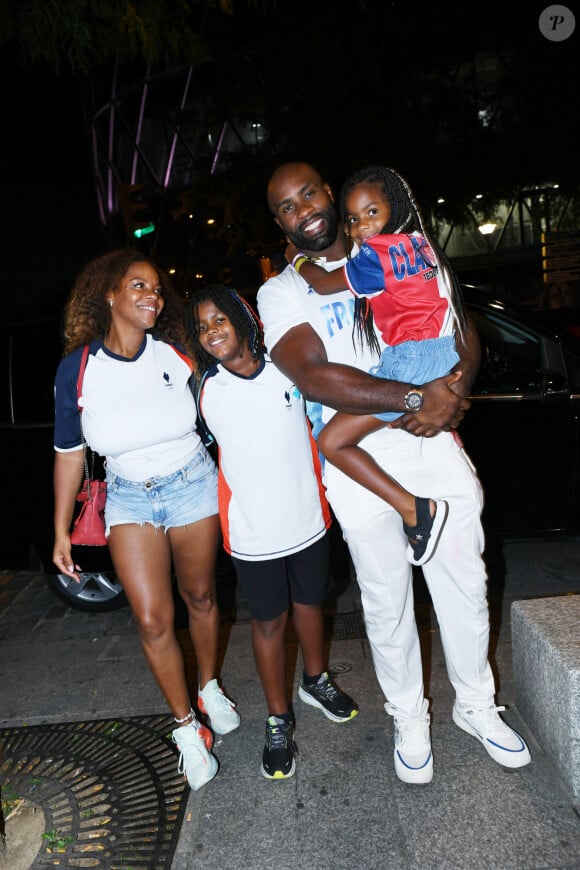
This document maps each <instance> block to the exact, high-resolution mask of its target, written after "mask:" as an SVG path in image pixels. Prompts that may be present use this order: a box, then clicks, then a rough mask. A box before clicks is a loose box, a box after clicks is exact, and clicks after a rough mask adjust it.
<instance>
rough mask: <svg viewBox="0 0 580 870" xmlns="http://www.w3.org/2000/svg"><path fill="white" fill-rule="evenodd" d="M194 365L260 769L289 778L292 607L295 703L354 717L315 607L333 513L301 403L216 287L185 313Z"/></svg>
mask: <svg viewBox="0 0 580 870" xmlns="http://www.w3.org/2000/svg"><path fill="white" fill-rule="evenodd" d="M188 314H189V321H190V330H191V338H192V341H193V345H194V349H195V354H196V358H197V363H198V367H199V372H198V380H199V388H198V410H199V419H200V420H201V421H202V423H204V424H205V425H206V426H207V428H208V430H209V432H210V433H211V435H210V437H213V438H215V441H216V442H217V445H218V464H219V483H218V499H219V511H220V520H221V525H222V532H223V540H224V547H225V549H226V551H227V552H228V553H229V554H230V555H231V557H232V561H233V563H234V566H235V569H236V573H237V575H238V578H239V580H240V582H241V583H242V584H243V586H244V588H245V591H246V594H247V599H248V604H249V608H250V613H251V616H252V645H253V650H254V657H255V661H256V666H257V669H258V674H259V677H260V681H261V683H262V688H263V691H264V695H265V698H266V703H267V705H268V718H267V721H266V740H265V746H264V751H263V755H262V774H263V775H264V776H265V777H266V778H267V779H286V778H288V777H291V776H292V775H293V773H294V771H295V760H294V754H295V751H296V747H295V744H294V740H293V733H294V717H293V715H292V713H291V712H290V708H289V703H288V698H287V694H286V662H285V644H284V633H285V629H286V623H287V619H288V613H289V609H290V607H292V614H293V622H294V627H295V629H296V634H297V636H298V641H299V644H300V649H301V652H302V657H303V661H304V673H303V675H302V679H301V683H300V688H299V692H298V694H299V696H300V698H301V700H302V701H304V702H305V703H306V704H309V705H311V706H313V707H316V708H318V709H319V710H321V711H322V712H323V713H324V715H325V716H326V717H327V718H329V719H330V720H331V721H333V722H348V721H350V720H351V719H353V718H354V717H355V716H356V715H357V713H358V706H357V705H356V704H355V702H354V701H353V700H352V698H350V697H349V696H348V695H346V694H345V693H344V692H342V691H341V690H340V689H339V688H338V687H337V686H336V685H335V684H334V682H333V681H332V680H331V679H330V677H329V674H328V661H327V658H326V653H325V647H324V632H323V628H324V614H323V608H322V603H323V601H324V599H325V598H326V597H327V595H328V593H329V587H330V570H329V540H328V533H327V531H328V528H329V526H330V524H331V515H330V509H329V506H328V503H327V501H326V497H325V494H324V489H323V486H322V482H321V468H320V461H319V458H318V450H317V447H316V444H315V441H314V439H313V437H312V433H311V430H310V426H309V424H308V421H307V418H306V415H305V409H304V400H303V398H302V396H301V395H300V393H299V392H298V390H297V389H296V387H295V386H294V384H292V383H291V382H290V381H289V380H288V378H286V377H285V376H284V375H283V374H282V373H281V372H280V371H279V370H278V369H277V368H276V366H275V365H274V364H273V363H272V362H271V360H270V359H269V357H268V356H267V354H266V353H265V352H264V347H263V333H262V328H261V324H260V323H259V321H258V319H257V317H256V315H255V313H254V312H253V310H252V309H251V308H250V306H249V305H247V303H246V302H244V300H243V299H242V298H241V297H240V296H238V294H237V293H235V292H233V291H232V290H229V289H228V288H226V287H221V286H213V287H208V288H205V289H203V290H201V291H199V292H198V293H196V295H195V297H194V299H193V301H192V302H191V304H190V308H189V311H188Z"/></svg>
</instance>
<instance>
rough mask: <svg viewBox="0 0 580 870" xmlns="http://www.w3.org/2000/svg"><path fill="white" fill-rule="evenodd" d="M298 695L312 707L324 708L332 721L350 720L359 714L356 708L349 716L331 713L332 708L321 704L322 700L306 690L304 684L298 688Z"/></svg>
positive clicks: (327, 716) (323, 710)
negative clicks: (328, 708)
mask: <svg viewBox="0 0 580 870" xmlns="http://www.w3.org/2000/svg"><path fill="white" fill-rule="evenodd" d="M298 697H299V698H300V700H301V701H304V703H305V704H309V705H310V706H311V707H316V709H317V710H322V712H323V713H324V715H325V716H326V718H327V719H330V720H331V722H339V723H340V722H350V721H351V720H352V719H354V717H355V716H358V714H359V711H358V710H357V709H354V710H352V711H351V712H350V713H349V715H348V716H336V715H335V714H334V713H331V712H330V710H327V709H326V707H325V706H324V704H321V703H320V701H317V700H316V698H313V697H312V695H310V694H309V693H308V692H305V691H304V689H303V688H302V686H300V687H299V688H298Z"/></svg>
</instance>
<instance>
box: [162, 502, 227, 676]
mask: <svg viewBox="0 0 580 870" xmlns="http://www.w3.org/2000/svg"><path fill="white" fill-rule="evenodd" d="M167 534H168V537H169V541H170V544H171V551H172V554H173V564H174V567H175V574H176V576H177V585H178V588H179V592H180V594H181V597H182V598H183V601H184V603H185V605H186V607H187V613H188V620H189V632H190V635H191V640H192V642H193V648H194V650H195V657H196V660H197V667H198V673H199V685H200V687H201V688H202V689H203V688H204V686H206V684H207V683H209V682H210V680H213V679H215V678H216V677H217V658H218V644H219V628H220V615H219V610H218V606H217V600H216V586H215V564H216V559H217V553H218V547H219V545H220V526H219V519H218V516H217V515H214V516H211V517H207V518H206V519H204V520H200V521H199V522H197V523H191V524H190V525H187V526H179V527H176V528H173V529H170V530H169V531H168V533H167Z"/></svg>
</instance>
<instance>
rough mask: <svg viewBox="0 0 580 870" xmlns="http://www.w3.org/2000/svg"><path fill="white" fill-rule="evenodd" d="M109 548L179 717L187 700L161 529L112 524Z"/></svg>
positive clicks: (145, 646)
mask: <svg viewBox="0 0 580 870" xmlns="http://www.w3.org/2000/svg"><path fill="white" fill-rule="evenodd" d="M109 549H110V551H111V556H112V559H113V564H114V566H115V571H116V572H117V576H118V578H119V580H120V582H121V584H122V586H123V589H124V591H125V594H126V596H127V599H128V601H129V605H130V607H131V611H132V613H133V617H134V619H135V622H136V624H137V630H138V632H139V637H140V640H141V645H142V647H143V652H144V654H145V658H146V659H147V663H148V665H149V667H150V669H151V672H152V674H153V676H154V677H155V679H156V681H157V683H158V685H159V688H160V689H161V691H162V692H163V695H164V696H165V699H166V701H167V703H168V705H169V707H170V709H171V712H172V713H173V716H174V717H175V718H176V719H183V718H184V717H187V715H188V713H189V711H190V709H191V703H190V698H189V691H188V689H187V682H186V679H185V670H184V664H183V654H182V651H181V647H180V646H179V643H178V641H177V638H176V636H175V630H174V604H173V595H172V589H171V554H170V547H169V540H168V538H167V536H166V535H165V533H164V531H163V529H155V528H154V527H153V526H152V525H150V524H149V523H145V524H144V525H142V526H141V525H137V524H127V525H120V526H113V527H112V528H111V533H110V537H109Z"/></svg>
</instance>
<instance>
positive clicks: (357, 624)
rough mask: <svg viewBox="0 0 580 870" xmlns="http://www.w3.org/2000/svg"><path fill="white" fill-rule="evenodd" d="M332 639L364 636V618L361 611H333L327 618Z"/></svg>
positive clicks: (349, 638) (352, 638) (351, 638)
mask: <svg viewBox="0 0 580 870" xmlns="http://www.w3.org/2000/svg"><path fill="white" fill-rule="evenodd" d="M328 626H329V630H330V637H331V639H332V640H356V639H357V638H363V637H366V631H365V624H364V619H363V616H362V614H361V613H359V612H357V611H352V612H351V613H335V614H334V615H333V616H331V617H330V619H329V623H328Z"/></svg>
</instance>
